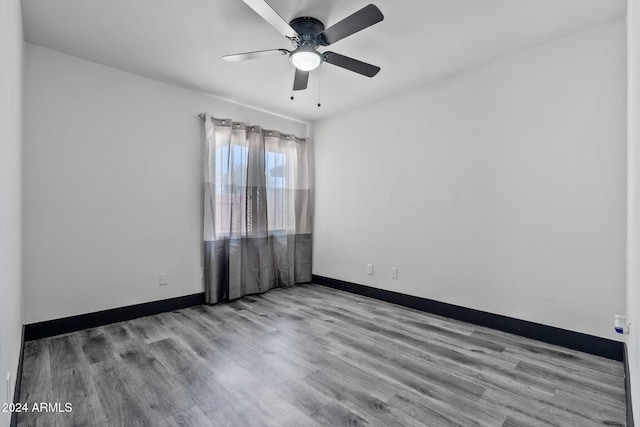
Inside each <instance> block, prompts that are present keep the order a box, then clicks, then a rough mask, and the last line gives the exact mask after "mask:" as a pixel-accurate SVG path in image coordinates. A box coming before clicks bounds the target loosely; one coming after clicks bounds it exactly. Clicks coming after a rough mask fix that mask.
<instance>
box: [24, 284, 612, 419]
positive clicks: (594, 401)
mask: <svg viewBox="0 0 640 427" xmlns="http://www.w3.org/2000/svg"><path fill="white" fill-rule="evenodd" d="M623 377H624V372H623V366H622V364H621V363H619V362H614V361H611V360H607V359H603V358H600V357H597V356H591V355H588V354H585V353H580V352H576V351H571V350H566V349H563V348H560V347H556V346H552V345H548V344H544V343H541V342H538V341H533V340H529V339H525V338H521V337H517V336H514V335H509V334H505V333H502V332H498V331H494V330H491V329H486V328H481V327H477V326H474V325H470V324H466V323H462V322H457V321H454V320H451V319H446V318H443V317H438V316H434V315H430V314H426V313H423V312H419V311H416V310H411V309H407V308H403V307H400V306H396V305H393V304H388V303H385V302H380V301H376V300H373V299H369V298H365V297H361V296H358V295H353V294H349V293H345V292H341V291H337V290H333V289H330V288H325V287H322V286H317V285H301V286H296V287H293V288H289V289H274V290H272V291H270V292H268V293H266V294H263V295H258V296H250V297H245V298H243V299H241V300H238V301H235V302H232V303H229V304H220V305H216V306H199V307H193V308H189V309H184V310H179V311H175V312H171V313H163V314H159V315H156V316H149V317H144V318H140V319H136V320H131V321H128V322H121V323H117V324H113V325H108V326H104V327H99V328H93V329H88V330H84V331H81V332H75V333H71V334H66V335H61V336H57V337H52V338H47V339H42V340H37V341H30V342H27V343H25V359H24V372H23V378H22V393H21V399H20V400H21V402H26V403H28V404H29V407H30V406H31V405H33V403H36V402H60V403H61V405H62V406H64V404H65V403H67V402H69V403H71V404H72V405H73V410H72V412H68V413H64V412H31V411H30V412H27V413H23V414H20V415H19V417H18V422H19V425H20V426H110V427H112V426H126V427H131V426H161V427H168V426H198V427H202V426H278V427H280V426H296V427H299V426H365V425H371V426H382V427H391V426H431V427H433V426H436V427H437V426H504V427H506V426H509V427H513V426H562V427H566V426H580V427H588V426H602V425H608V426H622V425H624V419H625V396H624V378H623ZM30 409H31V408H30Z"/></svg>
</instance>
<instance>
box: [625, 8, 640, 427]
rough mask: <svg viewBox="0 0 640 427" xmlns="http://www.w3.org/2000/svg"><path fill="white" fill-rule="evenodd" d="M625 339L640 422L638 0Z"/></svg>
mask: <svg viewBox="0 0 640 427" xmlns="http://www.w3.org/2000/svg"><path fill="white" fill-rule="evenodd" d="M627 61H628V64H627V79H628V80H627V85H628V97H627V153H628V154H627V200H628V202H627V203H628V205H627V317H628V320H629V321H631V322H632V324H633V325H632V327H631V333H630V335H629V337H628V341H627V346H628V348H627V350H628V355H629V360H628V361H627V363H628V365H629V371H630V372H629V374H630V375H629V377H630V380H631V401H632V406H633V412H634V414H633V418H634V421H635V422H636V423H640V366H638V363H639V362H640V119H639V118H638V114H640V77H639V76H638V73H640V0H629V1H628V2H627Z"/></svg>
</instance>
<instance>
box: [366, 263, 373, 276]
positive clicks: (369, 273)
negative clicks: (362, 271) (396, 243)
mask: <svg viewBox="0 0 640 427" xmlns="http://www.w3.org/2000/svg"><path fill="white" fill-rule="evenodd" d="M367 274H368V275H369V276H373V264H367Z"/></svg>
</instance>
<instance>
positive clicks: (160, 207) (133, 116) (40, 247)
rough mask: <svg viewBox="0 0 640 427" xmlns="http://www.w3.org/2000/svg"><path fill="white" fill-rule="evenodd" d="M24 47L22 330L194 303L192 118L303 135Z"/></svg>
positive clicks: (283, 123)
mask: <svg viewBox="0 0 640 427" xmlns="http://www.w3.org/2000/svg"><path fill="white" fill-rule="evenodd" d="M26 46H27V48H26V62H25V67H26V69H25V151H24V156H25V171H24V209H25V216H24V222H25V236H24V245H25V259H24V266H25V269H24V282H25V285H24V286H25V289H24V297H25V323H32V322H38V321H42V320H48V319H55V318H61V317H66V316H71V315H75V314H81V313H88V312H93V311H97V310H103V309H109V308H113V307H121V306H126V305H131V304H137V303H142V302H147V301H154V300H160V299H164V298H171V297H175V296H181V295H188V294H193V293H197V292H202V290H203V288H202V283H201V273H200V271H201V270H200V268H201V267H200V265H201V255H200V254H201V252H200V251H201V243H200V242H201V239H202V238H201V215H202V214H201V212H202V203H201V184H200V181H201V168H200V165H201V163H200V147H201V136H202V133H201V132H202V130H201V128H202V122H201V121H199V120H198V119H197V118H196V115H197V114H198V113H201V112H204V111H207V112H209V113H211V114H212V115H214V116H216V117H230V118H233V119H234V120H241V121H246V122H250V123H255V124H260V125H263V126H264V127H266V128H271V129H279V130H281V131H284V132H292V133H295V134H298V135H301V136H304V135H305V133H306V125H305V124H303V123H299V122H293V121H290V120H286V119H283V118H279V117H275V116H272V115H269V114H266V113H263V112H260V111H256V110H252V109H249V108H245V107H242V106H238V105H235V104H231V103H228V102H224V101H221V100H218V99H215V98H212V97H209V96H206V95H204V94H200V93H197V92H192V91H189V90H185V89H182V88H178V87H174V86H170V85H167V84H164V83H160V82H157V81H154V80H150V79H147V78H143V77H140V76H137V75H133V74H129V73H125V72H122V71H119V70H116V69H113V68H109V67H105V66H102V65H99V64H96V63H92V62H88V61H85V60H82V59H78V58H75V57H72V56H68V55H64V54H61V53H59V52H56V51H52V50H48V49H44V48H41V47H38V46H35V45H31V44H27V45H26ZM211 78H215V76H213V75H212V76H211ZM160 273H167V274H168V279H169V285H167V286H162V287H161V286H159V285H158V275H159V274H160Z"/></svg>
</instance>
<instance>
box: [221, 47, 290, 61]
mask: <svg viewBox="0 0 640 427" xmlns="http://www.w3.org/2000/svg"><path fill="white" fill-rule="evenodd" d="M288 54H289V51H288V50H287V49H269V50H258V51H255V52H245V53H236V54H235V55H225V56H223V57H222V59H224V60H225V61H227V62H238V61H246V60H247V59H258V58H267V57H269V56H279V55H288Z"/></svg>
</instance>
